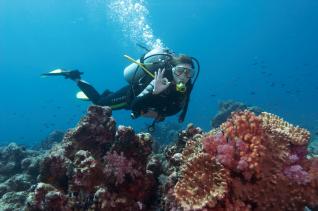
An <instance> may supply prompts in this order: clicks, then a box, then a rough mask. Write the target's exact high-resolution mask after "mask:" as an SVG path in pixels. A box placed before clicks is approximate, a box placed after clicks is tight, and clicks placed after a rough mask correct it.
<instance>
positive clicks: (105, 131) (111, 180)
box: [26, 106, 157, 210]
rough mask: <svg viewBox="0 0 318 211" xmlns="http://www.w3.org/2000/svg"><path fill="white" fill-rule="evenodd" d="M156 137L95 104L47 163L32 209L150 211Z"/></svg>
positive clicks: (29, 204)
mask: <svg viewBox="0 0 318 211" xmlns="http://www.w3.org/2000/svg"><path fill="white" fill-rule="evenodd" d="M151 144H152V140H151V136H150V135H149V134H143V133H141V134H137V135H136V134H135V133H134V131H133V129H132V128H130V127H124V126H119V127H118V128H117V129H116V124H115V121H114V119H113V118H112V116H111V109H110V108H109V107H99V106H91V107H89V109H88V112H87V115H86V116H84V117H83V118H82V119H81V121H80V122H79V123H78V125H77V126H76V128H74V129H72V130H69V131H68V132H67V133H66V134H65V136H64V139H63V141H62V143H61V144H58V145H55V146H54V147H53V148H52V149H51V150H50V151H49V153H48V154H47V155H46V157H45V158H44V160H43V162H42V163H41V168H40V175H39V183H38V184H37V186H36V187H35V189H34V191H33V192H31V193H30V194H29V196H28V200H27V205H26V210H149V209H150V207H151V206H152V203H151V202H152V201H153V200H151V199H152V198H153V197H154V196H155V195H154V194H155V192H156V183H157V182H156V179H155V177H154V174H153V172H152V171H150V170H147V160H148V156H149V155H150V153H151V152H152V149H151Z"/></svg>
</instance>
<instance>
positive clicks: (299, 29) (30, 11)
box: [0, 0, 318, 144]
mask: <svg viewBox="0 0 318 211" xmlns="http://www.w3.org/2000/svg"><path fill="white" fill-rule="evenodd" d="M116 2H119V1H118V0H107V1H106V0H105V1H104V0H86V1H81V0H69V1H62V0H46V1H42V0H29V1H20V0H0V73H1V74H0V77H1V83H0V91H1V99H0V142H1V143H6V142H10V141H15V142H18V143H24V144H33V143H36V142H39V141H40V140H41V139H43V138H44V137H45V136H46V135H47V134H48V133H49V132H51V131H52V130H56V129H57V130H66V129H68V128H72V127H74V126H75V125H76V123H77V122H78V121H79V119H80V117H81V116H82V115H83V112H85V110H86V109H87V107H88V106H89V103H88V102H81V101H78V100H76V99H75V93H76V92H77V91H78V88H77V87H76V86H75V84H74V82H72V81H68V80H64V79H63V78H41V77H40V74H41V73H44V72H47V71H50V70H53V69H56V68H65V69H76V68H77V69H80V70H81V71H83V72H85V74H84V76H83V78H84V79H85V80H86V81H88V82H90V83H91V84H94V85H95V86H96V88H97V89H98V90H99V91H103V90H104V89H106V88H108V89H111V90H116V89H118V88H120V87H121V86H123V85H125V84H126V82H125V80H124V78H123V69H124V67H125V66H127V65H129V62H128V61H127V60H126V59H125V58H124V57H123V55H124V54H128V55H130V56H132V57H134V58H138V57H139V56H140V55H141V54H142V53H143V51H142V49H140V48H139V47H137V46H136V45H135V44H136V42H143V41H144V42H148V41H149V42H150V43H151V42H154V41H155V40H156V39H160V41H161V43H162V44H163V45H164V46H166V47H169V48H171V49H173V50H174V51H176V52H180V53H186V54H189V55H191V56H194V57H196V58H197V59H199V61H200V64H201V73H200V77H199V79H198V81H197V83H196V85H195V89H194V91H193V93H192V98H191V103H190V108H189V110H188V115H187V118H186V123H187V122H194V123H195V124H196V125H198V126H201V127H202V128H204V129H206V130H207V129H209V128H210V121H211V118H212V117H213V116H214V115H215V113H216V112H217V106H218V102H220V101H222V100H227V99H234V100H238V101H242V102H244V103H247V104H250V105H257V106H260V107H262V108H263V109H264V110H266V111H268V112H272V113H275V114H277V115H279V116H281V117H283V118H285V119H286V120H288V121H289V122H291V123H294V124H298V125H300V126H303V127H306V128H308V129H310V130H311V131H316V130H317V129H318V109H317V101H318V100H317V99H318V83H317V81H318V77H317V76H318V27H317V22H318V12H317V11H318V1H316V0H289V1H287V0H267V1H255V0H240V1H238V0H222V1H221V0H215V1H213V0H151V1H150V0H147V1H141V0H123V1H122V2H124V4H125V5H127V4H128V3H129V4H136V3H137V5H141V6H142V9H143V10H142V11H140V10H136V11H135V12H134V11H132V12H131V13H130V14H129V15H128V16H121V15H118V14H122V13H121V12H124V11H121V10H122V8H121V10H120V8H119V9H118V8H117V11H115V10H114V8H113V9H110V5H112V4H114V3H116ZM145 10H146V11H145ZM120 17H121V18H124V20H121V19H120ZM125 17H126V19H125ZM136 17H137V20H138V17H139V18H140V17H144V18H145V19H143V20H144V22H142V23H141V24H148V26H149V28H148V32H149V30H150V32H152V33H153V36H154V37H153V38H151V39H148V40H147V39H144V38H143V36H142V34H140V33H141V32H142V30H140V26H139V28H138V25H136V22H135V19H134V18H136ZM146 31H147V30H146ZM146 45H148V46H149V45H150V44H149V43H146ZM114 117H115V118H116V120H117V123H118V124H124V125H131V126H133V127H135V128H136V130H142V128H143V126H144V125H145V124H147V123H150V120H149V119H143V118H140V119H137V120H130V117H129V112H127V111H115V112H114ZM168 121H176V119H175V118H168ZM186 123H185V124H186Z"/></svg>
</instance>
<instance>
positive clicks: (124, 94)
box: [98, 85, 132, 110]
mask: <svg viewBox="0 0 318 211" xmlns="http://www.w3.org/2000/svg"><path fill="white" fill-rule="evenodd" d="M131 96H132V92H131V87H130V86H129V85H128V86H125V87H123V88H121V89H119V90H118V91H116V92H113V93H111V92H105V94H103V95H101V96H100V98H99V101H98V105H106V106H110V107H111V108H112V109H113V110H118V109H129V107H130V101H131Z"/></svg>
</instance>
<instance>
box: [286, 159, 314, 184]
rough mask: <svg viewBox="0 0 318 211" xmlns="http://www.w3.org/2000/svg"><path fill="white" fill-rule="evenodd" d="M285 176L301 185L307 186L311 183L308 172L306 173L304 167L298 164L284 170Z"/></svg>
mask: <svg viewBox="0 0 318 211" xmlns="http://www.w3.org/2000/svg"><path fill="white" fill-rule="evenodd" d="M284 174H285V175H286V176H287V177H288V178H290V179H292V180H293V181H295V182H296V183H297V184H299V185H301V184H302V185H306V184H307V183H308V182H310V179H309V175H308V172H306V171H305V170H304V169H303V167H302V166H300V165H298V164H297V165H292V166H289V167H286V168H285V169H284Z"/></svg>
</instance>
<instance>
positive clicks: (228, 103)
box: [211, 100, 262, 128]
mask: <svg viewBox="0 0 318 211" xmlns="http://www.w3.org/2000/svg"><path fill="white" fill-rule="evenodd" d="M244 110H250V111H252V112H254V113H256V114H260V113H261V112H262V110H261V109H260V108H259V107H255V106H247V105H245V104H244V103H242V102H237V101H234V100H225V101H221V102H220V103H219V111H218V113H217V114H216V115H215V116H214V117H213V118H212V124H211V125H212V128H217V127H219V126H220V125H221V124H222V123H223V122H225V121H226V120H227V119H228V118H229V117H230V116H231V113H232V112H235V111H244Z"/></svg>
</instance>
